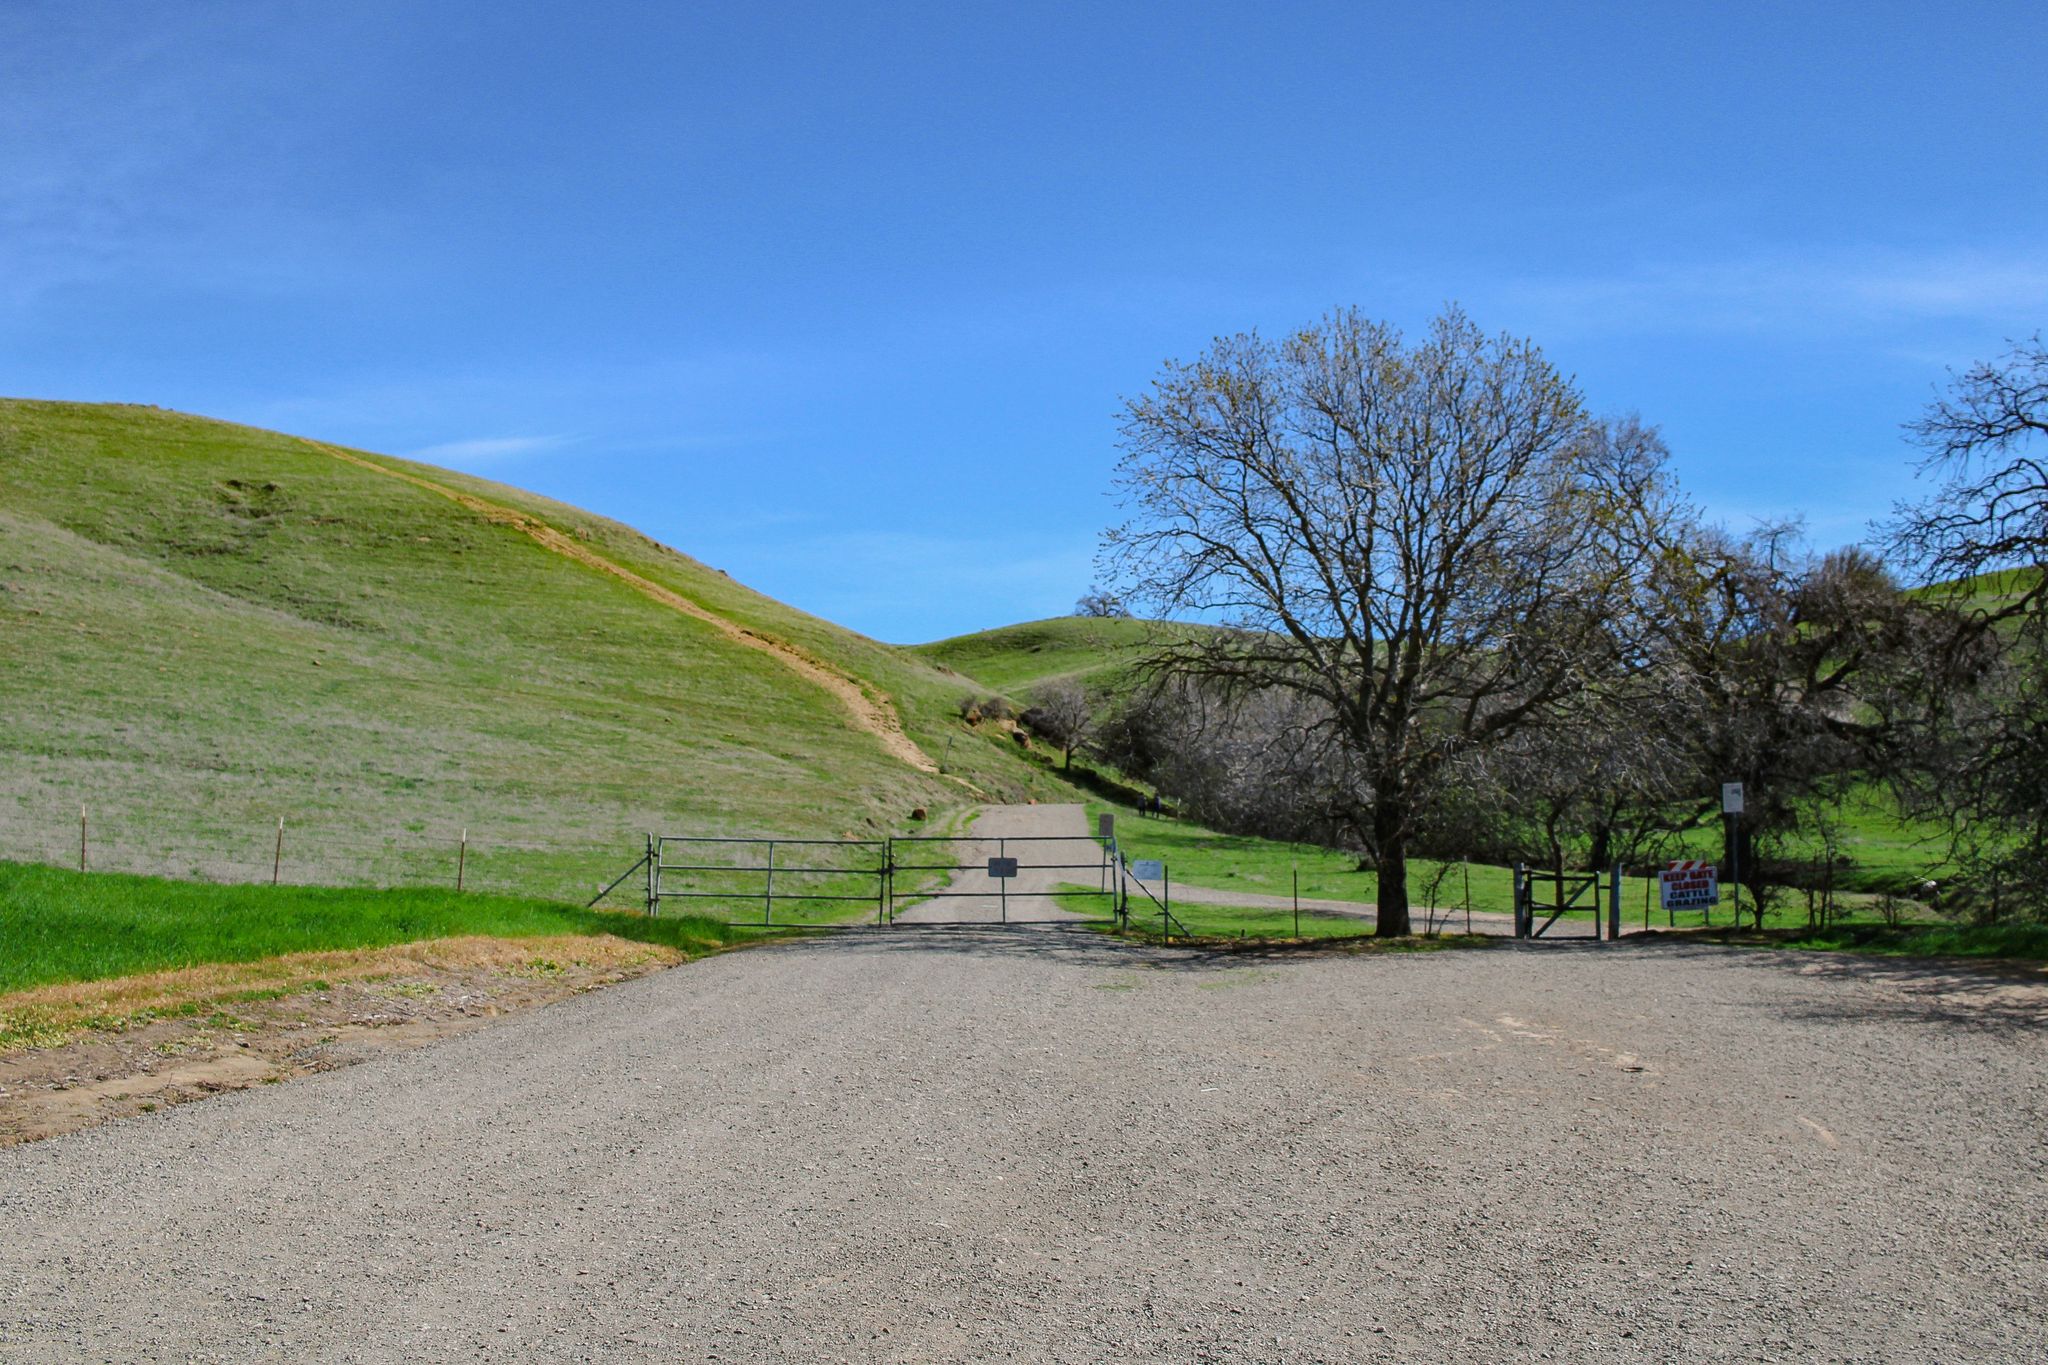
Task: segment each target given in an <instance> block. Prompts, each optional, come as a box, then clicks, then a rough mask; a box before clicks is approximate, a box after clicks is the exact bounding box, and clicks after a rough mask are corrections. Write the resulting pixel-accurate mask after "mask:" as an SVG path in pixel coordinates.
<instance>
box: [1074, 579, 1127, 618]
mask: <svg viewBox="0 0 2048 1365" xmlns="http://www.w3.org/2000/svg"><path fill="white" fill-rule="evenodd" d="M1074 615H1076V616H1095V617H1118V616H1129V615H1130V612H1129V611H1127V610H1125V608H1124V603H1123V599H1122V598H1120V597H1118V596H1117V595H1116V594H1115V593H1113V592H1104V591H1103V590H1102V589H1101V588H1098V587H1094V586H1092V585H1091V586H1090V587H1089V589H1088V591H1086V592H1084V593H1082V594H1081V600H1080V601H1078V602H1076V603H1074Z"/></svg>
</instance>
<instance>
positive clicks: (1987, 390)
mask: <svg viewBox="0 0 2048 1365" xmlns="http://www.w3.org/2000/svg"><path fill="white" fill-rule="evenodd" d="M1907 430H1908V431H1909V432H1910V433H1911V434H1912V435H1913V436H1914V438H1915V439H1917V440H1918V441H1919V442H1920V443H1921V444H1922V445H1923V447H1924V448H1925V449H1926V450H1927V452H1928V456H1927V460H1926V462H1925V464H1924V465H1923V466H1922V468H1923V472H1925V473H1928V474H1931V475H1934V476H1936V477H1938V478H1940V479H1941V483H1940V484H1939V486H1938V487H1937V488H1936V490H1935V491H1934V492H1933V493H1932V494H1931V495H1930V496H1929V497H1927V498H1926V499H1924V500H1923V501H1921V502H1918V503H1914V504H1907V505H1903V506H1901V507H1900V508H1899V509H1898V511H1897V514H1896V516H1895V518H1894V520H1893V522H1892V524H1891V526H1890V527H1889V530H1890V534H1891V543H1892V546H1893V549H1894V551H1895V553H1896V554H1897V556H1898V557H1899V558H1900V559H1901V560H1902V561H1903V562H1905V563H1908V564H1911V565H1912V566H1914V568H1915V569H1917V570H1918V572H1919V574H1920V575H1921V577H1922V579H1923V580H1924V582H1925V583H1926V584H1927V592H1928V594H1929V595H1930V596H1931V597H1933V598H1934V599H1935V600H1937V601H1939V602H1940V603H1941V604H1942V605H1943V606H1944V607H1946V608H1947V612H1948V621H1949V623H1950V630H1949V631H1948V633H1947V635H1946V637H1945V641H1944V644H1945V648H1944V650H1943V654H1942V658H1941V661H1940V662H1941V664H1942V665H1943V666H1942V667H1939V668H1931V669H1930V670H1929V671H1928V680H1929V684H1930V685H1929V687H1928V689H1927V696H1926V700H1927V703H1928V704H1927V708H1926V712H1925V717H1926V724H1925V726H1924V729H1923V730H1922V732H1921V735H1920V738H1921V740H1922V746H1921V748H1920V750H1919V752H1918V754H1917V755H1916V757H1917V759H1918V762H1917V763H1916V764H1915V768H1916V769H1917V771H1918V774H1919V776H1920V778H1921V782H1920V791H1921V794H1922V795H1923V796H1924V797H1925V798H1926V799H1927V801H1928V802H1929V804H1930V805H1932V806H1933V807H1934V808H1936V809H1938V810H1940V811H1941V812H1943V813H1944V814H1946V815H1947V816H1948V817H1949V819H1950V821H1951V825H1952V829H1953V832H1954V840H1953V844H1954V853H1955V857H1956V860H1957V861H1958V863H1959V864H1960V865H1961V866H1962V868H1963V870H1964V876H1965V885H1963V886H1961V887H1958V888H1955V893H1954V894H1953V895H1945V896H1944V902H1945V903H1947V904H1953V905H1957V906H1960V907H1967V908H1972V909H1974V910H1975V912H1976V913H1978V914H1980V915H1986V916H1992V915H1998V914H2001V913H2005V912H2008V911H2011V910H2020V911H2024V912H2031V913H2033V914H2036V915H2048V890H2044V889H2043V888H2044V887H2048V882H2044V881H2043V873H2044V870H2048V346H2044V345H2043V344H2042V340H2041V338H2040V336H2038V335H2036V336H2035V337H2034V338H2033V339H2032V340H2030V341H2028V342H2025V343H2022V344H2021V345H2019V346H2017V347H2015V348H2014V349H2013V350H2012V351H2010V352H2009V353H2008V354H2006V355H2005V356H2004V357H2002V358H2001V359H1999V360H1996V361H1991V362H1986V363H1983V364H1979V365H1976V366H1974V367H1972V368H1971V369H1969V370H1968V371H1966V372H1964V373H1963V374H1962V375H1960V376H1957V377H1956V379H1955V381H1954V383H1953V384H1952V385H1951V388H1950V391H1949V392H1948V393H1947V394H1946V395H1945V396H1944V397H1942V398H1940V399H1938V400H1937V401H1936V402H1935V403H1934V404H1933V405H1932V406H1931V407H1930V408H1929V409H1928V411H1927V413H1926V414H1925V415H1923V416H1922V417H1921V418H1920V419H1919V420H1918V421H1916V422H1913V423H1911V424H1910V425H1909V426H1908V428H1907Z"/></svg>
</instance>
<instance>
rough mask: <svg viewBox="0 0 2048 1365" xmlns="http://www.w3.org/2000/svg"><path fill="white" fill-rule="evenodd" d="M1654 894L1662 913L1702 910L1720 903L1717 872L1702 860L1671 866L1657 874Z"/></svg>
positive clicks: (1686, 861)
mask: <svg viewBox="0 0 2048 1365" xmlns="http://www.w3.org/2000/svg"><path fill="white" fill-rule="evenodd" d="M1657 890H1658V894H1659V898H1660V903H1661V904H1662V905H1663V907H1664V909H1666V910H1704V909H1706V908H1707V907H1708V906H1710V905H1719V904H1720V903H1721V872H1720V869H1719V868H1717V867H1715V866H1714V864H1713V863H1711V862H1708V861H1707V860H1705V859H1703V858H1693V859H1687V860H1683V861H1680V862H1675V863H1672V864H1670V865H1669V866H1667V867H1666V868H1665V869H1664V870H1663V871H1662V872H1659V873H1658V874H1657Z"/></svg>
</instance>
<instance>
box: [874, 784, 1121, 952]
mask: <svg viewBox="0 0 2048 1365" xmlns="http://www.w3.org/2000/svg"><path fill="white" fill-rule="evenodd" d="M1003 854H1007V855H1008V856H1010V857H1014V858H1016V859H1017V862H1018V868H1017V875H1016V876H1015V877H1013V878H1010V879H1008V880H1009V887H1008V892H1007V895H1005V894H1004V892H1003V888H1002V887H1001V886H1000V885H999V884H998V883H997V882H996V880H995V879H994V878H991V877H990V876H989V875H988V872H987V871H986V868H987V866H988V861H989V859H991V858H994V857H997V856H999V855H1003ZM896 857H897V859H898V861H907V860H911V859H916V860H917V861H920V862H925V863H931V864H941V863H943V864H960V865H965V866H964V867H963V869H962V870H961V871H959V872H956V873H954V874H953V878H952V881H951V883H950V884H949V885H948V886H947V887H946V894H945V895H943V896H935V897H933V898H932V899H930V900H927V901H923V902H920V903H919V904H917V905H914V906H909V907H907V908H905V909H903V910H900V911H898V912H897V915H896V922H897V923H898V924H938V923H948V922H965V923H969V924H999V923H1004V922H1008V923H1013V924H1014V923H1016V922H1018V921H1020V920H1026V921H1037V920H1051V921H1054V922H1059V923H1079V922H1081V921H1083V920H1085V919H1086V918H1087V916H1085V915H1077V914H1072V913H1070V912H1068V911H1066V910H1062V909H1061V908H1060V907H1059V905H1058V903H1057V902H1056V901H1054V900H1053V898H1052V897H1051V896H1050V895H1048V894H1046V893H1048V892H1051V891H1055V890H1057V889H1058V888H1059V887H1061V886H1062V885H1087V886H1096V885H1104V886H1106V885H1108V883H1107V881H1105V880H1102V876H1103V873H1102V869H1103V867H1104V866H1105V864H1104V863H1103V858H1102V848H1101V846H1100V845H1099V844H1097V843H1096V842H1095V841H1094V840H1093V839H1091V838H1089V837H1088V812H1087V811H1086V810H1085V809H1084V808H1082V807H1080V806H1075V805H1059V806H989V807H986V808H984V809H983V810H982V812H981V814H980V815H979V816H977V817H976V818H975V821H974V825H973V828H972V829H971V830H970V831H969V834H968V836H967V837H963V838H961V839H945V840H940V841H938V842H933V843H916V842H903V843H899V844H898V845H897V846H896ZM1102 904H1103V913H1105V914H1106V913H1107V912H1108V905H1109V903H1108V902H1107V901H1104V902H1103V903H1102Z"/></svg>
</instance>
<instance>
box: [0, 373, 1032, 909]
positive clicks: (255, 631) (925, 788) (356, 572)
mask: <svg viewBox="0 0 2048 1365" xmlns="http://www.w3.org/2000/svg"><path fill="white" fill-rule="evenodd" d="M388 463H390V464H392V465H394V466H398V465H401V464H402V463H403V462H399V461H388ZM410 468H414V469H418V470H421V472H425V473H427V474H429V475H430V476H431V477H434V478H435V479H437V480H438V481H440V482H443V483H446V484H449V485H452V486H462V487H465V488H470V489H473V490H475V491H478V492H480V493H482V494H483V495H484V496H486V497H490V498H492V499H493V500H495V501H499V502H503V503H506V504H509V505H514V506H517V507H519V508H521V509H522V510H525V511H528V512H531V513H533V514H535V515H537V516H539V517H541V518H542V519H544V520H546V521H548V522H549V523H550V524H553V525H555V526H557V527H558V528H560V529H562V530H564V531H567V532H569V533H571V534H574V535H577V536H578V537H579V538H580V539H582V540H583V541H584V543H586V544H588V545H590V546H592V547H593V548H595V549H597V550H598V551H599V552H600V553H603V554H607V555H610V556H612V557H614V558H616V559H618V560H619V561H620V562H622V563H624V564H625V565H626V566H627V567H629V568H632V569H634V570H635V571H637V572H640V573H642V574H644V575H645V576H647V577H649V578H652V579H655V580H657V581H659V582H662V583H663V584H664V585H667V586H671V587H673V588H675V589H676V590H677V591H680V592H682V593H684V594H685V595H686V596H690V597H692V598H693V599H695V600H697V601H699V602H700V603H701V604H702V605H704V606H706V607H708V608H710V609H711V610H713V611H715V612H719V613H721V614H724V615H726V616H728V617H729V618H731V619H733V620H735V621H738V622H740V623H742V624H745V625H747V626H750V627H753V628H755V629H758V630H761V631H763V632H766V633H769V634H773V635H777V636H779V637H782V638H786V639H790V640H792V641H795V642H796V643H798V644H800V645H802V646H804V647H805V648H807V649H809V650H810V651H811V652H813V653H814V654H816V655H818V656H819V657H821V658H824V659H825V660H827V661H828V662H830V663H832V664H834V665H836V666H837V667H839V668H841V669H842V670H844V671H845V672H847V673H850V674H852V675H853V676H855V677H857V678H860V679H862V680H863V681H864V682H865V683H866V684H868V685H869V686H870V688H871V689H872V690H874V691H876V692H883V693H888V694H890V695H891V696H893V697H894V698H895V700H896V702H897V704H898V707H899V709H900V710H901V712H902V714H903V717H904V721H905V724H906V728H907V729H908V730H909V731H910V733H911V734H912V735H913V737H915V738H917V739H918V740H919V741H920V742H921V743H923V744H924V746H925V747H926V748H927V750H936V749H937V748H938V747H939V746H941V745H942V744H943V739H944V735H945V733H946V731H947V728H948V727H949V726H951V727H952V728H953V729H954V730H957V731H958V732H959V733H960V736H961V738H960V740H959V741H958V742H956V743H955V745H954V746H953V754H952V761H951V764H950V766H951V767H952V768H953V769H954V770H955V771H956V772H962V773H964V774H965V776H966V777H967V778H968V779H969V780H970V781H972V782H974V783H976V784H978V785H979V786H980V787H981V788H982V789H984V790H987V791H989V792H990V794H991V795H995V796H999V797H1001V796H1010V795H1022V794H1026V793H1031V794H1044V795H1050V794H1052V788H1051V786H1050V785H1049V782H1048V780H1047V779H1045V778H1043V777H1042V776H1040V775H1038V774H1035V773H1034V772H1033V771H1032V770H1031V769H1030V768H1029V767H1028V766H1027V765H1025V764H1023V763H1021V762H1019V761H1018V760H1017V759H1016V758H1015V757H1014V756H1013V755H1011V754H1010V753H1008V752H1007V751H1006V750H1005V749H1004V748H1003V747H1002V746H1001V745H1000V744H997V743H992V742H990V741H989V740H987V739H984V738H981V737H978V736H975V735H974V734H973V733H972V732H970V731H967V730H966V729H965V727H962V726H959V725H958V722H957V721H955V720H953V719H952V718H951V703H952V701H953V700H954V697H955V695H956V694H957V691H958V685H957V682H956V681H955V680H953V679H950V678H948V677H947V676H946V675H945V674H943V673H941V672H939V671H938V670H936V669H935V668H932V667H930V666H928V665H927V664H925V663H924V662H923V661H921V660H919V659H916V658H914V657H912V656H909V655H907V654H904V653H902V652H899V651H895V650H892V649H890V648H888V647H886V646H883V645H879V644H876V643H875V642H873V641H869V640H865V639H863V638H862V637H860V636H857V635H855V634H853V633H851V632H848V631H844V630H840V629H838V628H837V627H833V626H831V625H829V624H828V623H825V622H822V621H818V620H816V619H815V618H810V617H806V616H804V615H803V614H802V613H799V612H796V611H794V610H792V609H790V608H787V607H783V606H781V605H780V604H777V603H774V602H771V601H769V600H768V599H766V598H763V597H761V596H760V595H759V594H755V593H752V592H750V591H748V590H747V589H745V588H743V587H741V586H740V585H738V584H735V583H733V582H732V581H731V580H730V579H728V578H726V577H724V576H723V575H722V574H718V573H716V572H715V571H713V570H710V569H708V568H705V567H704V566H702V565H700V564H697V563H695V562H694V561H691V560H689V559H687V558H685V557H683V556H681V555H678V554H675V553H674V552H672V551H667V550H664V549H662V548H661V547H658V546H656V545H654V544H653V542H651V541H648V540H647V539H646V538H645V537H642V536H640V535H638V534H637V533H635V532H633V531H631V530H630V529H628V528H626V527H623V526H619V525H617V524H616V523H612V522H607V521H604V520H603V519H601V518H596V517H593V516H590V515H589V514H587V513H581V512H578V511H576V510H575V509H571V508H567V507H563V506H561V505H560V504H552V503H548V502H546V501H545V500H543V499H538V498H534V497H531V496H529V495H525V494H521V493H518V492H517V491H516V490H511V489H506V488H502V487H498V486H494V485H489V484H486V483H483V482H482V481H479V480H471V479H467V478H465V477H464V476H461V475H455V474H450V473H448V472H447V471H439V470H429V469H425V468H424V467H420V466H410ZM0 720H4V724H0V856H5V857H9V858H15V859H25V860H31V861H55V862H65V861H70V860H72V859H74V858H75V857H76V841H77V813H78V808H79V805H80V804H81V803H84V804H86V805H88V806H89V807H90V808H91V811H92V843H93V848H94V853H93V861H94V865H95V866H97V867H110V868H118V869H125V870H130V871H138V872H161V873H168V874H171V875H176V876H202V877H210V878H215V879H220V880H237V879H241V880H246V879H250V878H256V877H266V876H268V874H269V871H270V868H269V864H270V861H271V857H272V853H273V839H274V831H275V820H276V818H277V817H278V816H279V815H283V816H284V817H286V820H287V830H286V860H285V872H286V876H287V878H288V879H297V880H302V881H318V882H330V883H334V882H344V883H345V882H380V881H447V880H452V876H453V871H454V866H453V864H454V857H455V851H456V840H457V836H458V833H459V832H460V831H461V830H462V829H465V828H467V829H468V830H469V831H470V834H471V840H472V843H471V848H470V859H471V861H470V866H469V878H470V881H471V883H472V884H480V885H485V886H494V887H500V888H505V889H517V890H520V891H525V892H535V893H540V894H547V895H556V896H574V895H575V894H576V893H578V892H579V891H580V892H584V894H587V893H588V890H594V889H595V886H594V883H595V882H596V881H597V879H599V878H600V877H602V876H603V875H604V874H606V873H607V872H609V871H613V870H616V868H617V867H618V866H619V865H621V864H622V863H623V862H624V861H625V860H626V859H628V858H630V857H631V856H632V850H633V848H634V846H635V845H637V842H638V839H639V836H640V834H641V833H642V832H643V831H645V830H648V829H654V828H660V829H666V830H671V831H679V830H682V829H693V830H708V831H734V832H740V831H746V832H755V831H760V832H767V831H777V832H795V833H810V834H816V833H826V834H837V833H846V832H854V831H872V830H877V829H885V828H890V827H893V826H895V825H896V824H897V823H898V822H899V821H900V820H901V818H902V816H903V814H904V813H905V812H906V811H907V809H908V807H909V806H911V805H913V804H926V805H933V804H945V803H948V802H951V803H956V804H957V803H960V802H964V801H966V800H968V799H971V793H970V792H969V791H967V790H966V789H964V788H963V787H962V786H960V785H958V784H956V783H954V782H951V781H947V780H945V779H940V778H935V777H931V776H928V775H925V774H921V773H918V772H916V771H915V770H913V769H911V768H909V767H907V766H906V765H904V764H903V763H901V762H899V761H897V760H895V759H893V758H891V757H890V756H889V755H888V754H887V753H886V752H884V751H883V749H882V748H881V746H880V744H879V743H878V742H877V741H876V740H875V739H874V738H873V737H872V736H871V735H868V734H866V733H865V732H863V731H860V730H858V729H856V728H855V727H854V726H853V725H851V724H850V723H849V721H848V719H847V717H846V714H845V712H844V710H843V709H842V708H841V707H840V705H839V704H838V702H837V701H836V700H835V699H833V698H831V697H830V696H828V695H826V694H825V693H824V692H823V691H822V690H820V689H819V688H817V687H815V686H813V685H810V684H808V683H806V682H805V681H803V680H802V679H800V678H799V677H797V676H796V675H794V674H792V673H791V672H790V671H789V670H787V669H785V668H783V667H782V666H780V665H778V664H777V663H775V662H774V661H773V660H772V659H771V658H769V657H767V656H766V655H764V654H762V653H761V652H759V651H754V650H749V649H745V648H741V647H739V646H737V645H735V644H734V643H733V642H731V641H730V640H728V639H727V638H725V637H724V636H723V635H721V634H720V633H719V632H718V631H717V630H716V629H714V628H713V627H711V626H709V625H707V624H705V623H703V622H699V621H695V620H692V619H690V618H689V617H687V616H684V615H682V614H680V613H677V612H674V611H671V610H667V609H664V608H662V607H660V606H658V605H657V604H655V603H653V602H650V601H649V600H648V599H646V598H645V597H643V596H641V595H640V594H639V593H637V592H635V591H633V590H632V589H631V588H629V587H627V586H626V585H624V584H621V583H619V582H617V581H615V580H613V579H611V578H608V577H606V576H605V575H602V574H599V573H596V572H593V571H592V570H590V569H588V568H586V567H584V566H581V565H578V564H575V563H573V562H571V561H569V560H567V559H565V558H563V557H562V556H559V555H556V554H553V553H550V552H549V551H547V550H545V549H544V548H542V547H541V546H539V545H537V544H535V543H534V542H533V541H532V540H531V539H529V538H528V537H526V536H525V535H523V534H521V533H520V532H518V531H517V530H516V529H513V528H510V527H505V526H498V525H493V524H490V523H489V522H488V521H486V520H485V519H483V518H482V517H480V516H478V515H477V514H476V513H475V512H472V511H470V510H469V509H466V508H464V507H461V506H459V505H457V504H455V503H453V502H451V501H449V500H448V499H445V498H442V497H439V496H437V495H435V494H433V493H430V492H427V491H425V490H422V489H418V488H415V487H412V486H410V485H408V484H406V483H403V482H401V481H399V480H397V479H391V478H386V477H383V476H380V475H378V474H375V473H372V472H370V471H367V470H364V469H361V468H359V467H356V466H354V465H350V464H348V463H346V462H344V461H342V460H339V459H336V458H335V457H334V456H333V455H331V454H328V453H326V452H323V451H321V450H320V449H318V448H317V447H315V446H313V445H311V444H308V443H306V442H303V441H299V440H297V439H294V438H291V437H286V436H280V435H276V434H274V433H269V432H262V431H257V430H254V429H250V428H244V427H237V426H232V425H229V424H225V423H219V422H213V421H209V420H206V419H202V418H194V417H186V416H182V415H178V414H171V413H163V412H159V411H156V410H153V409H141V408H129V407H106V406H94V405H77V404H56V403H28V402H11V401H9V402H0ZM1041 788H1043V789H1044V790H1043V791H1042V792H1041V790H1040V789H1041ZM622 855H623V856H622Z"/></svg>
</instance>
